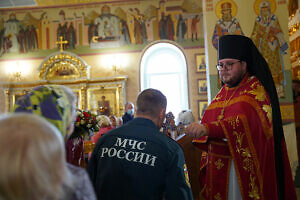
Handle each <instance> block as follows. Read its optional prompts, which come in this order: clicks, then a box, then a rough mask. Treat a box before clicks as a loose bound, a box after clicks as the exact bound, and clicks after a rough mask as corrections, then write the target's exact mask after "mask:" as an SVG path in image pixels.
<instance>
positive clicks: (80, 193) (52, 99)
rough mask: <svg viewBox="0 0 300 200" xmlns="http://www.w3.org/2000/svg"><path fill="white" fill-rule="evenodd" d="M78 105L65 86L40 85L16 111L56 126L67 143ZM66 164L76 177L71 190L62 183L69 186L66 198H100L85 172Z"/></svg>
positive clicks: (17, 105)
mask: <svg viewBox="0 0 300 200" xmlns="http://www.w3.org/2000/svg"><path fill="white" fill-rule="evenodd" d="M75 102H76V97H75V95H74V94H73V93H72V90H70V89H69V88H67V87H65V86H60V85H51V86H50V85H47V86H38V87H35V88H33V90H32V91H30V92H29V93H28V94H26V95H24V96H22V97H21V98H19V99H18V100H17V101H16V103H15V105H14V108H13V112H26V113H32V114H35V115H39V116H41V117H43V118H45V119H46V120H47V121H49V122H50V123H52V124H53V125H55V126H56V127H57V128H58V129H59V131H60V133H61V134H62V137H63V138H64V139H65V140H67V138H68V137H69V135H70V134H71V133H72V132H73V129H74V120H75V117H76V115H75V107H76V106H75ZM49 151H51V149H49ZM53 162H55V160H53ZM66 165H67V168H68V170H69V171H70V172H71V174H72V176H73V177H72V180H73V185H72V187H71V188H69V187H67V186H65V185H64V184H63V183H62V187H65V190H64V191H65V192H66V193H68V195H67V198H66V199H73V200H76V199H83V200H94V199H96V197H95V193H94V191H93V188H92V185H91V182H90V180H89V178H88V175H87V173H86V172H85V170H83V169H81V168H78V167H75V166H73V165H70V164H67V163H66Z"/></svg>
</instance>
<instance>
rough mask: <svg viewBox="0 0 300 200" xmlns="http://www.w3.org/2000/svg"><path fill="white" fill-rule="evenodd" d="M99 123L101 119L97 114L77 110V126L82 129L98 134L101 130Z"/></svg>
mask: <svg viewBox="0 0 300 200" xmlns="http://www.w3.org/2000/svg"><path fill="white" fill-rule="evenodd" d="M98 123H99V119H98V118H97V116H96V115H95V114H93V113H91V112H90V111H83V110H79V109H77V112H76V123H75V126H77V127H82V128H84V129H85V130H87V131H88V132H91V131H92V132H98V131H99V130H100V128H99V125H98Z"/></svg>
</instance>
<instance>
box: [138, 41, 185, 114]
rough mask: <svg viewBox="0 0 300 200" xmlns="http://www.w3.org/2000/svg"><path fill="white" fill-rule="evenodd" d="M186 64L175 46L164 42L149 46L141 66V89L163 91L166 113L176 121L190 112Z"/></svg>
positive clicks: (178, 48)
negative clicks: (179, 114)
mask: <svg viewBox="0 0 300 200" xmlns="http://www.w3.org/2000/svg"><path fill="white" fill-rule="evenodd" d="M187 71H188V70H187V62H186V57H185V55H184V52H183V50H182V48H181V47H179V46H178V45H177V44H176V43H175V42H171V41H167V40H163V41H158V42H154V43H152V44H150V45H148V46H147V47H146V48H145V50H144V51H143V54H142V57H141V62H140V88H141V90H144V89H147V88H150V87H151V88H155V89H159V90H160V91H162V92H163V93H164V94H165V96H166V97H167V100H168V107H167V112H169V111H171V112H173V114H174V115H175V117H177V114H178V113H179V112H180V111H182V110H187V109H189V98H188V97H189V95H188V78H187V74H188V73H187Z"/></svg>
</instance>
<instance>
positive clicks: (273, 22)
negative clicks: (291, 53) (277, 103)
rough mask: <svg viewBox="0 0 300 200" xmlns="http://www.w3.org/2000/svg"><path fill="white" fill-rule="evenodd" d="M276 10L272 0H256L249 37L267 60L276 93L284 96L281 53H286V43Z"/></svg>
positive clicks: (283, 67)
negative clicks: (253, 20) (254, 19)
mask: <svg viewBox="0 0 300 200" xmlns="http://www.w3.org/2000/svg"><path fill="white" fill-rule="evenodd" d="M275 10H276V2H275V1H274V0H269V1H265V0H256V1H255V3H254V11H255V13H256V14H257V17H256V21H255V24H254V28H253V31H252V34H251V38H252V40H253V42H254V43H255V45H256V47H257V48H258V49H259V51H260V53H261V54H262V55H263V56H264V58H265V59H266V61H267V62H268V65H269V68H270V70H271V73H272V76H273V79H274V82H275V86H276V89H277V93H278V96H279V97H284V96H285V92H284V86H285V85H286V74H285V66H284V62H283V55H285V54H287V52H286V51H287V49H288V44H287V42H286V40H285V39H284V34H283V32H282V29H281V27H280V24H279V21H278V19H277V17H276V16H275V15H274V14H273V13H274V12H275Z"/></svg>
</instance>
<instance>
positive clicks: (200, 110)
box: [198, 100, 208, 120]
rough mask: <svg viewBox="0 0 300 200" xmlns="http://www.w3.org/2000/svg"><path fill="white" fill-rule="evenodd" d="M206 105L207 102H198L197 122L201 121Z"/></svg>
mask: <svg viewBox="0 0 300 200" xmlns="http://www.w3.org/2000/svg"><path fill="white" fill-rule="evenodd" d="M207 105H208V103H207V101H202V100H198V113H199V115H198V117H199V120H201V119H202V117H203V114H204V112H205V110H206V108H207Z"/></svg>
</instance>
